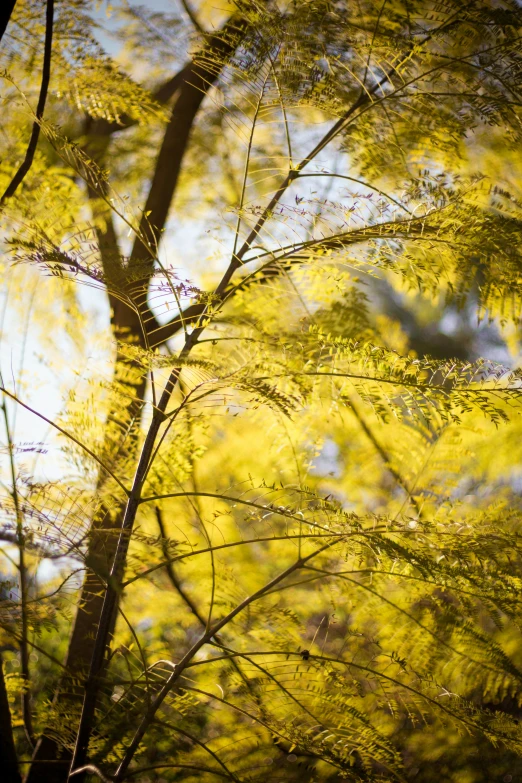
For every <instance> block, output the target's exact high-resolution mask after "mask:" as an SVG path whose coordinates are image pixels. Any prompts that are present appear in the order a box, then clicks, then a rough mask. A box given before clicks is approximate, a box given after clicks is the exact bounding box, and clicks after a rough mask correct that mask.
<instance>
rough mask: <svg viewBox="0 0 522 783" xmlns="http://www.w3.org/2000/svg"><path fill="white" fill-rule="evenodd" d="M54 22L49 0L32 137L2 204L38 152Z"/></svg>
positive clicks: (11, 193) (51, 2)
mask: <svg viewBox="0 0 522 783" xmlns="http://www.w3.org/2000/svg"><path fill="white" fill-rule="evenodd" d="M53 23H54V0H47V6H46V13H45V44H44V59H43V68H42V83H41V86H40V97H39V98H38V105H37V107H36V115H35V120H34V122H33V130H32V132H31V138H30V139H29V144H28V146H27V151H26V153H25V158H24V160H23V163H22V164H21V166H20V168H19V169H18V171H17V172H16V174H15V175H14V177H13V179H12V180H11V182H10V183H9V185H8V186H7V188H6V190H5V192H4V195H3V196H2V198H0V206H1V205H2V204H4V202H5V201H6V200H7V199H8V198H11V196H13V195H14V193H15V191H16V189H17V188H18V186H19V185H20V184H21V182H22V180H23V179H24V177H25V175H26V174H27V172H28V171H29V169H30V168H31V165H32V163H33V158H34V153H35V152H36V145H37V144H38V137H39V136H40V122H41V120H42V119H43V115H44V110H45V102H46V100H47V91H48V89H49V80H50V78H51V54H52V43H53Z"/></svg>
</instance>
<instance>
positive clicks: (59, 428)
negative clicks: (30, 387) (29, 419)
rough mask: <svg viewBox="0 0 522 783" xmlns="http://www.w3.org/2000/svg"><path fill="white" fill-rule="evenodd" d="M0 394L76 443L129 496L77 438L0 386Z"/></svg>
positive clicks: (121, 485)
mask: <svg viewBox="0 0 522 783" xmlns="http://www.w3.org/2000/svg"><path fill="white" fill-rule="evenodd" d="M0 392H3V394H5V395H6V396H7V397H10V398H11V399H12V400H14V402H16V403H17V404H18V405H21V406H22V408H25V409H26V410H28V411H29V412H30V413H34V415H35V416H38V418H39V419H42V421H45V422H47V424H50V425H51V427H54V429H56V430H58V432H61V433H62V435H65V437H66V438H69V440H72V441H73V443H76V445H77V446H79V447H80V448H81V449H83V451H85V452H86V454H88V455H89V456H90V457H92V458H93V460H95V461H96V462H97V463H98V465H99V466H100V467H101V468H103V470H104V471H105V472H106V473H108V474H109V476H110V477H111V478H113V479H114V481H115V482H116V483H117V484H118V485H119V486H120V487H121V489H122V490H123V491H124V492H125V494H126V495H128V494H129V490H128V489H127V487H125V486H124V485H123V484H122V482H121V481H120V479H119V478H118V477H117V476H115V475H114V473H113V472H112V470H110V469H109V468H108V467H107V466H106V465H105V463H104V462H102V460H101V459H100V458H99V457H97V456H96V454H95V453H94V452H93V451H91V449H89V448H88V447H87V446H85V445H84V444H83V443H82V442H81V441H79V440H78V439H77V438H75V437H74V435H71V433H70V432H67V430H64V429H63V428H62V427H60V426H59V424H55V422H54V421H51V419H48V418H47V416H44V415H43V413H39V412H38V411H37V410H35V409H34V408H31V406H30V405H27V404H26V403H25V402H22V400H20V399H19V398H18V397H17V396H16V395H15V394H12V393H11V392H10V391H8V390H7V389H6V388H4V387H3V386H0Z"/></svg>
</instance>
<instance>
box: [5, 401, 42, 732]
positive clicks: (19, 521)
mask: <svg viewBox="0 0 522 783" xmlns="http://www.w3.org/2000/svg"><path fill="white" fill-rule="evenodd" d="M1 407H2V413H3V417H4V426H5V432H6V437H7V448H8V451H9V466H10V470H11V483H12V490H11V497H12V499H13V503H14V507H15V514H16V542H17V546H18V558H19V560H18V574H19V580H20V610H21V619H22V639H21V642H20V668H21V673H22V679H23V691H22V718H23V722H24V728H25V733H26V736H27V739H28V741H29V744H30V745H31V747H34V745H35V742H36V739H35V735H34V729H33V718H32V705H31V702H32V696H31V689H30V682H31V678H30V672H29V648H28V643H27V640H28V635H29V625H28V618H27V594H28V580H27V566H26V563H25V535H24V526H23V517H22V510H21V508H20V501H19V497H18V489H17V486H16V470H15V461H14V444H13V439H12V435H11V430H10V427H9V417H8V414H7V406H6V404H5V399H4V400H2V406H1Z"/></svg>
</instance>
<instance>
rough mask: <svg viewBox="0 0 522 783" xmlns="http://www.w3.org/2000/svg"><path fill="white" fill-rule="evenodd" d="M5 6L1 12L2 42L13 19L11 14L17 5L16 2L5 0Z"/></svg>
mask: <svg viewBox="0 0 522 783" xmlns="http://www.w3.org/2000/svg"><path fill="white" fill-rule="evenodd" d="M4 2H5V5H4V7H3V8H2V10H1V11H0V41H1V40H2V38H3V37H4V33H5V31H6V29H7V25H8V24H9V20H10V18H11V14H12V13H13V11H14V7H15V5H16V0H4Z"/></svg>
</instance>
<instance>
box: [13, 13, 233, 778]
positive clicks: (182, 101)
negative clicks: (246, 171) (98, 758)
mask: <svg viewBox="0 0 522 783" xmlns="http://www.w3.org/2000/svg"><path fill="white" fill-rule="evenodd" d="M245 27H246V25H245V21H244V20H243V19H241V18H238V17H232V18H231V19H230V20H229V22H228V23H227V24H226V25H225V27H224V29H223V31H221V32H220V33H217V34H216V35H213V36H208V37H207V43H206V47H205V51H206V54H207V57H204V58H201V59H199V60H198V61H197V62H195V63H194V62H191V63H189V64H188V65H186V66H185V67H184V68H183V69H182V71H181V72H180V73H179V74H177V75H176V76H175V77H174V78H173V79H171V80H169V82H167V83H166V89H165V94H166V96H167V97H170V95H171V94H172V91H171V88H172V89H174V90H175V94H174V95H175V97H174V105H173V109H172V113H171V117H170V120H169V122H168V124H167V127H166V130H165V134H164V137H163V142H162V145H161V149H160V151H159V155H158V158H157V161H156V165H155V169H154V174H153V177H152V181H151V185H150V190H149V195H148V198H147V202H146V206H145V209H144V215H147V218H144V219H143V221H142V225H141V226H140V229H141V232H142V235H143V236H144V237H145V239H146V243H145V244H144V243H143V241H141V240H140V239H136V241H135V243H134V247H133V250H132V254H131V259H130V269H131V272H132V269H133V267H134V269H136V270H138V269H139V270H140V276H141V272H142V271H143V277H142V278H141V280H140V281H139V285H140V287H141V290H142V291H146V290H147V289H148V285H149V282H150V279H151V276H152V274H153V271H154V258H155V253H153V252H151V250H147V244H148V245H149V247H150V248H154V247H156V246H157V245H159V242H160V239H161V234H162V231H163V228H164V226H165V223H166V220H167V217H168V212H169V209H170V206H171V203H172V199H173V197H174V193H175V189H176V185H177V182H178V178H179V174H180V171H181V165H182V161H183V157H184V155H185V152H186V149H187V146H188V143H189V139H190V132H191V129H192V126H193V124H194V120H195V117H196V114H197V112H198V110H199V108H200V106H201V103H202V101H203V99H204V97H205V95H206V94H207V93H208V91H209V89H210V88H211V87H212V85H213V84H214V83H215V82H216V81H217V79H218V77H219V74H220V70H221V69H220V68H219V67H216V58H217V59H218V60H219V61H220V62H221V63H222V65H223V64H224V63H225V62H226V60H227V58H228V57H229V56H230V54H231V53H232V52H233V51H234V50H235V47H236V45H237V42H238V40H239V37H241V35H243V34H244V30H245ZM206 63H208V64H206ZM159 94H160V91H158V95H159ZM88 130H89V131H90V133H91V143H92V151H93V154H94V155H95V157H96V158H97V159H98V160H101V158H102V157H103V155H104V154H105V153H106V151H107V147H108V143H109V138H110V134H111V133H112V132H114V131H116V130H118V126H115V125H114V124H112V123H108V122H106V121H104V120H102V121H96V122H94V123H90V122H88ZM89 195H90V197H91V199H93V202H92V203H93V206H94V208H96V199H97V194H95V193H92V192H91V193H90V194H89ZM98 206H99V203H98ZM105 218H106V220H105V223H106V227H107V228H106V230H105V231H104V232H103V233H102V232H99V233H98V245H99V250H100V255H101V259H102V264H103V268H104V273H105V277H106V279H107V280H108V281H111V280H114V278H115V276H116V277H120V279H121V275H122V273H123V276H124V277H125V276H126V275H125V273H124V271H123V268H122V267H121V264H120V261H119V259H120V254H119V248H118V244H117V239H116V233H115V230H114V227H113V225H112V221H111V218H110V215H107V216H105ZM132 285H133V287H134V286H136V281H134V282H133V284H132ZM142 298H143V299H144V300H145V301H143V302H142V303H141V305H140V309H141V311H142V316H143V318H144V319H147V323H148V326H147V329H148V331H150V335H151V342H152V343H153V344H156V345H158V344H159V343H160V341H161V340H160V339H158V331H159V330H158V329H157V327H158V324H157V322H156V320H155V318H154V317H153V316H152V314H151V313H150V311H149V310H148V305H147V302H146V297H142ZM109 301H110V304H111V308H112V330H113V334H114V336H115V337H116V336H117V337H118V339H120V340H121V339H122V337H123V336H125V339H126V340H127V341H130V342H133V343H135V344H138V345H139V346H140V347H142V348H144V347H145V346H146V344H147V340H146V337H145V335H144V334H143V330H142V321H141V320H140V317H139V316H138V314H137V313H136V312H135V311H134V310H132V309H131V308H130V307H128V306H127V305H125V304H124V303H123V302H121V300H119V299H117V298H116V297H113V296H111V295H110V294H109ZM151 316H152V317H151ZM149 319H150V320H149ZM149 324H150V325H149ZM174 331H176V330H174ZM163 334H165V337H164V339H167V333H166V332H163ZM125 361H126V360H125V359H124V358H123V357H121V356H120V357H117V365H116V366H118V362H120V363H123V364H124V363H125ZM146 383H147V378H146V376H145V375H143V376H142V377H141V380H140V382H139V384H138V386H137V387H136V390H135V399H134V400H133V402H132V403H131V404H130V406H129V409H128V410H127V411H124V414H125V415H126V417H128V418H132V417H138V416H139V415H140V413H141V408H142V407H143V403H144V399H145V390H146ZM131 408H132V410H131ZM114 413H115V414H118V418H120V417H121V413H122V412H121V410H120V411H117V412H116V411H115V412H114ZM137 448H138V439H137V438H135V439H133V440H132V442H131V443H130V444H129V449H130V450H131V451H130V453H129V454H128V456H129V457H130V458H131V459H132V460H133V461H135V460H136V457H137ZM107 451H108V448H107ZM100 480H103V477H100ZM124 511H125V504H122V506H121V507H120V508H119V509H118V511H117V513H116V514H114V515H113V516H112V517H111V514H109V513H108V512H105V513H101V514H100V515H98V516H97V517H96V519H94V520H93V523H92V529H91V535H90V537H89V545H88V553H87V557H86V562H87V566H88V568H89V570H88V571H87V574H86V577H85V581H84V584H83V587H82V592H81V596H80V600H79V604H78V612H77V614H76V618H75V621H74V625H73V629H72V633H71V638H70V641H69V647H68V652H67V657H66V666H67V674H66V675H65V676H64V677H63V678H62V679H61V681H60V683H59V685H58V688H57V690H56V693H55V696H54V700H53V706H54V711H55V713H54V717H53V724H52V725H48V726H47V727H46V728H45V729H44V732H43V734H42V736H41V737H40V739H39V740H38V742H37V744H36V747H35V750H34V754H33V761H32V764H31V766H30V769H29V771H28V773H27V776H26V781H25V783H65V781H66V780H67V777H68V772H69V766H70V763H71V758H72V748H71V747H70V745H69V740H72V732H73V731H74V730H75V728H76V725H77V716H78V715H79V712H80V709H81V703H82V696H83V684H84V682H85V678H86V673H87V671H88V669H89V665H90V661H91V658H92V653H93V648H94V640H95V637H96V629H97V627H98V624H99V620H100V615H101V610H102V604H103V593H104V584H103V581H102V579H101V578H100V576H98V574H101V575H103V574H108V573H109V571H110V566H111V563H112V560H113V557H114V553H115V550H116V544H117V540H118V535H119V528H120V527H121V523H122V519H123V514H124ZM115 620H116V612H115V616H114V617H113V624H114V623H115ZM57 715H59V716H63V718H61V717H60V720H59V722H57V721H56V716H57ZM69 734H70V736H69ZM64 737H65V738H66V740H67V746H64V745H63V744H62V742H61V741H60V740H63V739H64ZM49 762H51V763H49Z"/></svg>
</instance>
